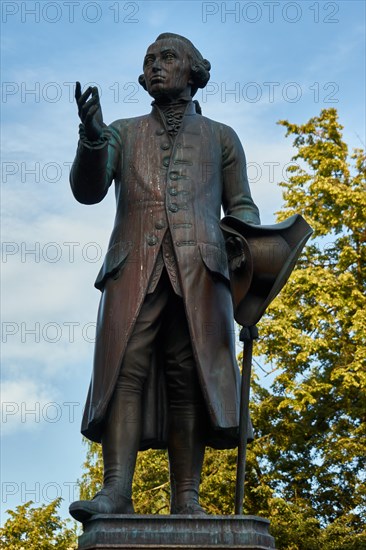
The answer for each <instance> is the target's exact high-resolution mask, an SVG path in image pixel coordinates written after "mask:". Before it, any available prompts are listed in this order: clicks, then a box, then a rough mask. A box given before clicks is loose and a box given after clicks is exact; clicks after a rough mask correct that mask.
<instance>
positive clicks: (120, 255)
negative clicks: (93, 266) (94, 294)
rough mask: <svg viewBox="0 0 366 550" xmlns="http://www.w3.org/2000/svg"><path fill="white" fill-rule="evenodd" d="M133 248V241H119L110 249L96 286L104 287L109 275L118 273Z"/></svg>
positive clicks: (100, 288)
mask: <svg viewBox="0 0 366 550" xmlns="http://www.w3.org/2000/svg"><path fill="white" fill-rule="evenodd" d="M131 248H132V243H131V242H126V241H119V242H118V243H115V244H114V245H113V246H111V248H110V249H109V250H108V252H107V254H106V256H105V258H104V262H103V265H102V268H101V270H100V271H99V273H98V276H97V278H96V281H95V283H94V286H95V287H96V288H98V289H99V290H102V289H103V286H104V283H105V280H106V279H107V278H108V277H113V276H114V275H116V274H117V273H118V272H119V270H120V269H121V267H122V266H123V264H124V263H125V262H126V259H127V256H128V255H129V253H130V250H131Z"/></svg>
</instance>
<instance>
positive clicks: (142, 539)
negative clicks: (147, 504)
mask: <svg viewBox="0 0 366 550" xmlns="http://www.w3.org/2000/svg"><path fill="white" fill-rule="evenodd" d="M268 529H269V521H268V520H266V519H263V518H260V517H257V516H192V515H171V516H165V515H164V516H163V515H139V514H136V515H107V514H100V515H96V516H93V517H92V518H91V519H90V520H89V521H87V522H86V523H85V524H84V533H83V534H82V535H81V536H80V537H79V546H78V550H112V549H113V550H122V549H123V550H137V549H139V550H142V549H143V550H145V549H155V550H169V549H173V548H174V550H181V549H182V550H183V549H186V550H188V549H189V550H193V549H196V550H198V549H210V548H212V549H213V548H215V550H220V549H223V548H226V549H227V548H235V549H243V550H244V549H245V550H272V549H274V548H275V541H274V538H273V537H272V536H271V535H270V534H269V531H268Z"/></svg>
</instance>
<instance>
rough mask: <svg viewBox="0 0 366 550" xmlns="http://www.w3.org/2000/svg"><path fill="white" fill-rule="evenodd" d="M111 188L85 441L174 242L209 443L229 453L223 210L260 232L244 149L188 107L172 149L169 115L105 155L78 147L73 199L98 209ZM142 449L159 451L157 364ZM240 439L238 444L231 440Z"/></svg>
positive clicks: (95, 433) (108, 135)
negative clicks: (164, 253)
mask: <svg viewBox="0 0 366 550" xmlns="http://www.w3.org/2000/svg"><path fill="white" fill-rule="evenodd" d="M113 180H114V182H115V194H116V218H115V223H114V228H113V231H112V235H111V238H110V243H109V249H108V252H107V254H106V257H105V260H104V263H103V266H102V268H101V270H100V272H99V275H98V277H97V280H96V282H95V286H96V287H97V288H99V289H100V290H101V291H102V297H101V302H100V306H99V312H98V321H97V332H96V344H95V354H94V369H93V375H92V380H91V384H90V388H89V393H88V397H87V402H86V406H85V411H84V417H83V422H82V433H83V434H84V435H86V436H87V437H88V438H89V439H91V440H94V441H100V439H101V435H102V431H103V420H104V418H105V414H106V410H107V406H108V403H109V401H110V399H111V397H112V394H113V391H114V387H115V383H116V380H117V377H118V373H119V369H120V366H121V362H122V359H123V355H124V351H125V348H126V344H127V342H128V340H129V338H130V335H131V332H132V330H133V327H134V323H135V321H136V319H137V317H138V314H139V311H140V308H141V305H142V303H143V301H144V298H145V295H146V291H147V288H148V285H149V280H150V277H151V275H152V272H153V269H154V265H155V262H156V259H157V255H158V252H159V249H160V247H161V244H162V240H163V237H164V235H165V233H166V231H170V234H171V237H172V242H173V246H174V252H175V255H176V261H177V266H178V276H179V279H180V286H181V289H182V294H183V300H184V305H185V310H186V315H187V320H188V326H189V330H190V335H191V340H192V347H193V352H194V356H195V360H196V364H197V370H198V377H199V380H200V384H201V389H202V393H203V396H204V400H205V403H206V407H207V411H208V414H209V418H210V420H211V428H212V429H211V433H210V434H208V436H207V443H208V444H210V445H212V446H215V447H230V446H233V435H234V434H236V433H237V427H238V402H239V383H240V373H239V370H238V366H237V362H236V358H235V334H234V326H233V309H232V300H231V295H230V289H229V273H228V264H227V258H226V254H225V242H224V238H223V235H222V232H221V230H220V228H219V220H220V215H221V207H223V210H224V213H225V215H229V214H230V215H233V216H236V217H238V218H240V219H242V220H244V221H247V222H249V223H253V224H258V223H259V215H258V209H257V207H256V206H255V204H254V203H253V200H252V198H251V195H250V190H249V186H248V180H247V173H246V162H245V156H244V151H243V148H242V146H241V144H240V141H239V139H238V137H237V135H236V134H235V132H234V131H233V130H232V129H231V128H229V127H228V126H225V125H224V124H220V123H218V122H215V121H212V120H210V119H208V118H205V117H203V116H201V115H199V114H197V113H196V111H195V105H194V103H192V102H191V103H189V104H188V106H187V108H186V111H185V113H184V117H183V121H182V124H181V127H180V130H179V132H178V134H177V136H176V137H175V139H174V140H173V139H172V138H171V137H170V136H169V134H168V132H167V128H166V126H165V121H164V117H163V115H162V113H161V112H160V111H159V109H158V107H157V106H153V109H152V112H151V113H150V114H149V115H145V116H141V117H137V118H129V119H122V120H117V121H116V122H114V123H112V124H111V125H110V126H109V127H108V128H106V130H105V131H104V136H103V138H102V139H101V140H100V142H99V143H98V144H95V143H94V144H91V143H88V141H87V140H86V139H85V138H84V139H83V138H82V139H80V141H79V145H78V150H77V155H76V158H75V161H74V164H73V167H72V171H71V177H70V181H71V187H72V190H73V193H74V196H75V197H76V199H77V200H78V201H79V202H82V203H84V204H94V203H97V202H99V201H101V200H102V199H103V198H104V196H105V195H106V193H107V191H108V188H109V186H110V185H111V182H112V181H113ZM152 363H153V366H152V369H151V375H150V380H148V382H147V383H146V396H145V399H144V404H145V406H144V412H145V418H144V422H143V432H144V433H143V437H142V442H141V448H147V447H149V446H150V447H163V446H164V444H165V441H164V440H165V427H166V422H165V413H166V407H165V405H164V400H165V398H164V385H163V383H162V377H163V369H162V368H161V365H160V364H159V358H158V357H157V358H152ZM234 439H235V437H234Z"/></svg>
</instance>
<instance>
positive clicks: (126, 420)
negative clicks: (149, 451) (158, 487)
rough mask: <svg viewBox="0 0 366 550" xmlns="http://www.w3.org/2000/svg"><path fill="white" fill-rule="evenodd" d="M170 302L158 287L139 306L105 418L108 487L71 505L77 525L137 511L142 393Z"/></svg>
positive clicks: (104, 447) (105, 482)
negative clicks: (134, 492)
mask: <svg viewBox="0 0 366 550" xmlns="http://www.w3.org/2000/svg"><path fill="white" fill-rule="evenodd" d="M167 299H168V297H167V292H166V289H165V287H164V286H163V285H158V287H157V289H156V290H155V292H154V293H152V294H149V295H147V297H146V299H145V302H144V304H143V306H142V308H141V311H140V314H139V317H138V319H137V321H136V323H135V326H134V330H133V332H132V335H131V337H130V340H129V342H128V345H127V348H126V352H125V355H124V358H123V361H122V365H121V369H120V374H119V377H118V380H117V383H116V387H115V391H114V393H113V397H112V399H111V401H110V404H109V407H108V412H107V414H106V418H105V427H104V431H103V436H102V451H103V463H104V485H103V488H102V489H101V490H100V491H99V492H98V493H97V494H96V495H95V496H94V498H93V499H92V500H90V501H88V500H81V501H77V502H74V503H73V504H71V506H70V514H71V515H72V516H73V517H74V518H75V519H76V520H78V521H82V522H84V521H86V520H88V519H89V518H90V517H91V516H93V515H94V514H131V513H134V508H133V504H132V500H131V495H132V481H133V475H134V470H135V464H136V458H137V452H138V449H139V445H140V438H141V417H142V409H141V407H142V404H141V398H142V391H143V386H144V382H145V380H146V378H147V376H148V373H149V368H150V365H151V355H152V353H153V348H154V346H155V340H156V337H157V334H158V332H159V330H160V327H161V323H162V321H161V318H162V316H161V312H162V309H164V307H165V305H166V303H167Z"/></svg>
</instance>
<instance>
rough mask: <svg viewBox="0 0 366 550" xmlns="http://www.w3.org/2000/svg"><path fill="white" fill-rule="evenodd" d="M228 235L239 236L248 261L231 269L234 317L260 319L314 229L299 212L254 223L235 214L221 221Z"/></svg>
mask: <svg viewBox="0 0 366 550" xmlns="http://www.w3.org/2000/svg"><path fill="white" fill-rule="evenodd" d="M220 227H221V229H222V231H223V233H224V236H225V238H228V237H230V236H233V237H239V238H240V239H241V242H242V244H243V251H244V254H245V259H246V261H245V263H244V265H243V267H240V268H238V269H236V270H234V271H230V285H231V293H232V299H233V305H234V318H235V320H236V321H237V322H238V323H239V324H240V325H242V326H245V327H250V326H253V325H255V324H256V323H258V321H259V320H260V319H261V317H262V315H263V314H264V312H265V310H266V309H267V307H268V306H269V304H270V303H271V302H272V300H274V298H275V297H276V296H277V294H278V293H279V292H280V290H281V289H282V288H283V286H284V285H285V283H286V281H287V279H288V278H289V276H290V275H291V272H292V270H293V268H294V266H295V263H296V261H297V259H298V257H299V255H300V253H301V251H302V249H303V247H304V245H305V243H306V241H307V240H308V238H309V237H310V235H311V234H312V232H313V230H312V229H311V227H310V225H309V224H308V223H307V222H306V221H305V220H304V218H303V217H302V216H300V215H299V214H295V215H294V216H291V217H289V218H287V220H285V221H283V222H281V223H278V224H275V225H251V224H249V223H246V222H244V221H242V220H240V219H239V218H235V217H234V216H226V217H225V218H223V219H222V220H221V222H220Z"/></svg>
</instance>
